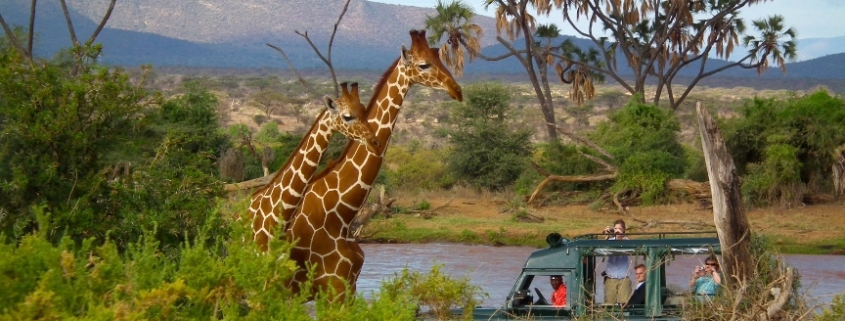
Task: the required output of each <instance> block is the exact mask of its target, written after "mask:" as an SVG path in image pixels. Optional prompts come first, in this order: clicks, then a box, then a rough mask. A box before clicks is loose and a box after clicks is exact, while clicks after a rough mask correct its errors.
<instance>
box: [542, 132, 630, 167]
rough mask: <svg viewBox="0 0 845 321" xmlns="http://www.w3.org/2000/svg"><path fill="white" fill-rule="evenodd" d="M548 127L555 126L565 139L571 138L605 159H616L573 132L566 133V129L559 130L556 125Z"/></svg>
mask: <svg viewBox="0 0 845 321" xmlns="http://www.w3.org/2000/svg"><path fill="white" fill-rule="evenodd" d="M548 125H550V126H555V128H557V131H558V132H559V133H561V134H563V135H565V136H566V137H569V138H571V139H572V140H574V141H577V142H579V143H581V144H584V145H587V146H590V148H592V149H595V150H596V151H598V152H599V153H601V154H602V155H604V156H605V157H607V158H609V159H611V160H615V159H616V157H613V155H611V154H610V153H608V152H607V151H606V150H604V148H601V147H599V145H596V143H593V142H591V141H590V140H589V139H586V138H584V137H582V136H581V135H578V134H576V133H573V132H571V131H568V130H566V129H563V128H561V127H560V126H558V125H556V124H548Z"/></svg>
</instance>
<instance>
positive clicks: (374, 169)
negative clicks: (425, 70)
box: [314, 64, 411, 227]
mask: <svg viewBox="0 0 845 321" xmlns="http://www.w3.org/2000/svg"><path fill="white" fill-rule="evenodd" d="M391 70H392V71H391V72H389V73H387V74H386V75H385V76H384V77H382V80H381V82H379V84H378V85H376V92H375V93H374V94H373V98H372V99H370V103H369V105H368V106H367V111H368V121H369V123H370V127H372V128H377V130H376V132H375V134H376V139H377V140H378V141H379V143H380V146H381V148H380V151H379V152H378V153H375V152H372V151H370V150H368V149H367V148H366V146H364V145H362V144H360V143H358V142H357V141H350V142H349V143H348V144H347V145H346V149H345V150H344V151H343V155H342V156H341V159H340V161H339V162H337V163H335V164H334V165H333V166H332V167H330V168H327V169H326V170H325V171H323V172H321V173H320V174H319V175H317V177H315V178H314V182H316V181H317V180H321V179H322V180H326V179H327V180H336V182H337V184H338V187H337V189H336V190H337V191H339V192H340V193H341V194H340V195H339V196H340V200H341V202H342V204H343V206H330V205H328V204H327V206H328V208H334V209H335V210H336V211H337V212H338V216H339V217H340V218H341V220H342V221H343V225H344V227H348V226H349V224H350V223H351V222H352V220H353V219H354V218H355V215H356V214H357V213H358V210H359V209H360V208H361V206H362V205H363V204H364V201H365V200H366V199H367V196H368V195H369V192H370V190H371V189H372V186H373V183H374V182H375V180H376V176H377V175H378V172H379V169H380V168H381V164H382V161H383V158H382V157H383V156H384V152H385V150H386V149H387V145H388V143H389V141H390V135H391V134H392V133H393V126H394V125H395V124H396V118H397V116H398V115H399V110H400V108H401V107H402V103H403V102H404V100H405V94H407V93H408V90H409V89H410V87H411V82H410V79H409V78H408V77H407V76H405V75H404V74H403V70H404V67H402V66H401V65H400V64H395V65H394V68H393V69H391ZM356 171H357V172H356Z"/></svg>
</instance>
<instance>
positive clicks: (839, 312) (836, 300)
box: [816, 292, 845, 321]
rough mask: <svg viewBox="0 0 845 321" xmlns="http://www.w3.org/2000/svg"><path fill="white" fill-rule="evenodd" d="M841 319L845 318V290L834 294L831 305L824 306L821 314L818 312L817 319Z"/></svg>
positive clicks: (823, 320)
mask: <svg viewBox="0 0 845 321" xmlns="http://www.w3.org/2000/svg"><path fill="white" fill-rule="evenodd" d="M839 320H845V292H842V294H840V295H837V296H834V297H833V302H831V304H830V306H829V307H826V308H824V309H823V310H822V313H821V314H816V321H839Z"/></svg>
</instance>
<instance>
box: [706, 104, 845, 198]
mask: <svg viewBox="0 0 845 321" xmlns="http://www.w3.org/2000/svg"><path fill="white" fill-rule="evenodd" d="M739 111H740V113H741V115H742V117H736V118H732V119H728V120H725V121H724V126H722V128H723V132H724V133H725V144H726V146H727V148H728V151H729V152H730V153H731V156H732V157H733V159H734V162H735V165H736V167H737V171H738V173H739V174H740V175H743V176H744V175H746V174H747V175H749V179H750V180H756V181H758V183H757V184H758V185H749V186H748V187H749V188H754V189H753V190H750V191H747V192H746V198H747V199H749V200H750V201H752V202H755V203H757V204H765V203H774V202H780V203H781V204H782V205H783V204H785V203H792V204H795V200H796V199H798V198H799V197H800V195H796V193H797V192H800V191H801V190H803V189H806V190H807V191H808V192H820V193H832V190H833V184H832V181H831V180H830V179H829V178H830V177H831V173H830V172H831V168H832V164H833V161H834V160H833V158H832V157H830V156H829V155H830V153H831V152H832V151H833V150H834V149H835V148H837V147H838V146H842V145H843V144H845V126H842V124H845V99H842V98H841V97H839V96H835V97H832V96H830V95H829V94H828V93H827V92H826V91H818V92H815V93H812V94H809V95H806V96H803V97H798V98H792V99H789V100H785V101H775V100H773V99H770V100H763V99H754V100H752V101H749V102H747V103H746V104H745V105H744V106H743V107H742V108H741V109H740V110H739ZM769 158H773V159H771V160H769ZM755 175H756V176H758V177H753V176H755ZM761 175H762V177H761ZM796 175H797V177H796ZM743 190H745V186H743Z"/></svg>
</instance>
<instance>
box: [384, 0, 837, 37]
mask: <svg viewBox="0 0 845 321" xmlns="http://www.w3.org/2000/svg"><path fill="white" fill-rule="evenodd" d="M369 1H372V2H381V3H390V4H401V5H406V6H415V7H426V8H434V7H435V6H436V5H437V0H369ZM443 1H444V2H447V3H448V2H449V1H451V0H443ZM463 1H464V3H467V4H470V5H472V6H473V7H475V13H476V14H479V15H484V16H491V17H492V16H493V11H492V8H491V10H490V11H486V10H485V9H484V8H483V3H484V0H463ZM774 14H780V15H782V16H784V18H785V23H786V26H788V27H793V28H795V29H796V30H797V31H798V35H797V36H798V37H797V38H798V39H808V38H830V37H840V36H845V0H778V1H772V0H769V1H766V2H763V3H758V4H756V5H753V6H751V7H746V8H744V9H743V10H740V16H741V17H743V18H745V20H746V23H747V24H746V25H748V26H750V22H751V20H755V19H760V18H765V17H768V16H771V15H774ZM552 15H554V13H552ZM540 23H555V24H556V25H557V26H558V28H560V29H561V31H562V33H563V34H565V35H574V34H575V32H574V31H573V30H572V29H571V28H569V26H568V25H565V24H563V23H562V20H561V18H559V16H558V18H555V19H551V18H547V19H540Z"/></svg>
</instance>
